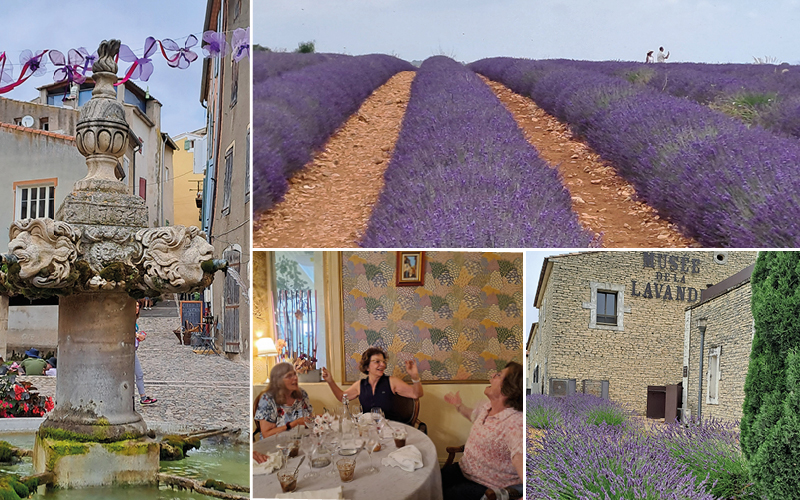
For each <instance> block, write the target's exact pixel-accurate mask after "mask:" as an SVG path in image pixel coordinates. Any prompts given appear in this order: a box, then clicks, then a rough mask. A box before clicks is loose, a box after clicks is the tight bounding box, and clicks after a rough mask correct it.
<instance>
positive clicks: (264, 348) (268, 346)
mask: <svg viewBox="0 0 800 500" xmlns="http://www.w3.org/2000/svg"><path fill="white" fill-rule="evenodd" d="M256 350H257V351H258V355H259V356H277V355H278V349H276V348H275V341H274V340H272V339H271V338H270V337H262V338H260V339H258V340H256Z"/></svg>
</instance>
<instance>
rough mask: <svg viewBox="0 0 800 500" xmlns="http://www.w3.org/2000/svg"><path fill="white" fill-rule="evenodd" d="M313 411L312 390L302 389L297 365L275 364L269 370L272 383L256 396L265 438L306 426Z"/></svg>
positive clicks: (259, 418)
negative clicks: (309, 395) (310, 395)
mask: <svg viewBox="0 0 800 500" xmlns="http://www.w3.org/2000/svg"><path fill="white" fill-rule="evenodd" d="M312 413H313V407H312V406H311V402H310V401H309V400H308V393H306V391H304V390H303V389H300V386H299V385H298V379H297V372H295V371H294V366H293V365H292V364H291V363H278V364H277V365H275V366H274V367H273V368H272V370H271V371H270V372H269V385H268V386H267V388H266V390H264V391H263V392H261V394H259V395H258V397H257V398H256V407H255V409H254V410H253V418H254V419H255V420H256V422H257V423H258V428H259V430H260V431H261V437H267V436H272V435H274V434H279V433H281V432H283V431H288V430H290V429H293V428H295V427H297V426H298V425H305V417H306V416H308V415H312Z"/></svg>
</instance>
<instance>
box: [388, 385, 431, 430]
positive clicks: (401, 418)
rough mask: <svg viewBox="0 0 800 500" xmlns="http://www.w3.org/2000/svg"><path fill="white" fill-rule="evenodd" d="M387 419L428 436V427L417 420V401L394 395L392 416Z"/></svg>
mask: <svg viewBox="0 0 800 500" xmlns="http://www.w3.org/2000/svg"><path fill="white" fill-rule="evenodd" d="M387 418H391V419H392V420H397V421H398V422H401V423H404V424H406V425H410V426H412V427H416V428H417V429H419V430H420V431H422V432H423V433H425V434H428V426H427V425H425V423H424V422H422V421H420V419H419V399H411V398H406V397H403V396H400V395H398V394H395V395H394V397H393V398H392V415H387Z"/></svg>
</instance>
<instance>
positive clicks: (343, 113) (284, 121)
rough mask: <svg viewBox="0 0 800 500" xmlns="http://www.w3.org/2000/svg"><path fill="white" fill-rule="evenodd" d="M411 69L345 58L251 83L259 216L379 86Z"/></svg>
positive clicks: (379, 59)
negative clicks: (317, 150)
mask: <svg viewBox="0 0 800 500" xmlns="http://www.w3.org/2000/svg"><path fill="white" fill-rule="evenodd" d="M307 55H308V54H304V56H307ZM413 69H414V67H413V66H412V65H411V64H410V63H408V62H405V61H402V60H400V59H397V58H396V57H392V56H387V55H382V54H373V55H367V56H357V57H347V56H344V57H339V58H335V59H333V60H329V61H326V62H321V63H319V64H314V65H311V66H307V67H304V68H301V69H297V70H294V71H287V72H285V73H282V74H280V75H278V76H272V77H269V78H265V79H263V81H260V82H259V81H255V83H254V88H253V130H254V133H253V138H254V142H253V190H254V197H253V198H254V210H255V211H256V212H262V211H264V210H267V209H269V208H270V207H272V205H273V204H274V203H275V202H277V201H279V200H280V199H282V198H283V195H284V194H285V193H286V190H287V188H288V183H287V179H288V178H289V177H291V175H292V174H294V172H296V171H297V170H299V169H301V168H302V167H303V166H304V165H305V164H306V163H308V161H310V160H311V157H312V154H313V152H314V150H316V149H317V148H319V147H321V146H322V145H324V143H325V141H326V140H327V139H328V138H329V137H330V136H331V135H332V134H333V133H334V132H335V131H336V129H337V128H338V127H339V126H341V124H342V123H344V122H345V120H347V118H348V117H349V116H350V115H351V114H353V113H354V112H355V111H357V110H358V108H359V106H360V105H361V104H362V103H363V102H364V100H365V99H366V98H367V97H368V96H369V95H370V94H371V93H372V92H373V91H374V90H375V89H376V88H377V87H379V86H381V85H383V84H384V83H385V82H386V81H387V80H388V79H389V78H391V77H392V76H394V75H395V74H396V73H398V72H400V71H407V70H413Z"/></svg>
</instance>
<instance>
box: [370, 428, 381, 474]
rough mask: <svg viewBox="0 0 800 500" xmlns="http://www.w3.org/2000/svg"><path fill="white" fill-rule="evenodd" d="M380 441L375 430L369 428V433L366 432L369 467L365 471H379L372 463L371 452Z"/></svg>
mask: <svg viewBox="0 0 800 500" xmlns="http://www.w3.org/2000/svg"><path fill="white" fill-rule="evenodd" d="M380 442H381V440H380V438H379V437H378V433H377V431H375V430H373V429H370V431H369V434H367V453H369V468H368V469H367V472H380V471H381V470H380V469H379V468H377V467H375V466H374V465H372V453H373V452H374V451H375V448H377V447H378V444H379V443H380Z"/></svg>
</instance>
